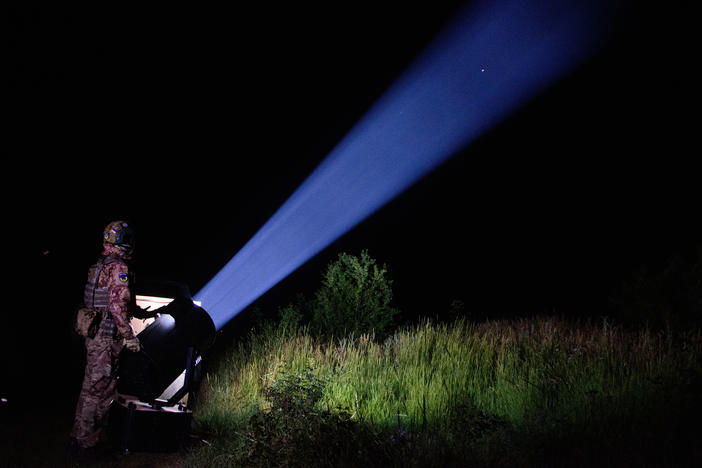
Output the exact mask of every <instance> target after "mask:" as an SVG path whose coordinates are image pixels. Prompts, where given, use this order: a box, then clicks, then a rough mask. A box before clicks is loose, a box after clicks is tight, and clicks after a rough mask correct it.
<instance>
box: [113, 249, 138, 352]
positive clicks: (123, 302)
mask: <svg viewBox="0 0 702 468" xmlns="http://www.w3.org/2000/svg"><path fill="white" fill-rule="evenodd" d="M109 266H111V267H112V268H111V271H110V305H109V309H110V313H111V314H112V319H113V320H114V322H115V326H116V327H117V330H118V331H119V334H120V335H121V336H122V338H124V339H127V340H128V339H132V338H134V336H135V335H134V330H132V327H131V325H129V304H130V301H131V293H130V291H129V282H130V280H131V278H130V277H129V269H128V268H127V265H126V264H124V263H119V262H117V263H113V264H110V265H109Z"/></svg>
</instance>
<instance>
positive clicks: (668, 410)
mask: <svg viewBox="0 0 702 468" xmlns="http://www.w3.org/2000/svg"><path fill="white" fill-rule="evenodd" d="M701 358H702V333H700V332H699V331H696V332H688V333H685V334H678V335H676V336H674V335H673V334H672V333H671V332H668V333H654V332H651V331H648V330H639V331H626V330H623V329H620V328H617V327H613V326H611V325H610V324H608V323H607V322H606V321H604V322H602V323H599V324H593V323H586V322H575V321H566V320H562V319H556V318H546V317H540V318H532V319H517V320H504V321H489V322H485V323H472V322H468V321H465V320H457V321H455V322H454V323H451V324H443V323H432V322H430V321H423V322H422V323H420V324H418V325H415V326H411V327H407V328H404V329H401V330H398V331H397V332H395V333H394V334H393V335H391V336H389V337H388V338H387V339H385V340H384V341H382V342H376V341H375V340H374V337H373V336H372V335H361V336H349V337H345V338H340V339H334V338H331V339H326V340H325V339H321V338H317V337H316V335H313V334H311V333H309V332H308V330H307V329H305V328H298V329H296V328H294V327H289V326H286V327H285V328H275V327H272V326H269V327H267V328H266V329H264V330H263V331H262V332H260V333H256V334H253V335H251V336H250V337H249V338H248V339H247V340H245V341H244V342H241V343H239V344H237V345H236V346H233V347H232V348H230V349H229V350H228V351H227V352H225V353H224V354H223V355H222V356H221V357H220V360H219V362H218V364H217V366H215V367H214V368H213V369H212V370H211V371H210V372H208V373H207V375H206V376H205V378H204V380H203V385H202V390H201V394H200V399H199V403H198V405H197V407H196V411H195V415H196V419H195V430H196V431H197V432H199V433H200V434H202V435H203V436H204V437H205V438H207V439H208V440H209V441H210V442H211V445H209V446H206V447H202V448H198V449H194V450H193V451H192V452H191V453H190V456H189V457H188V463H189V464H190V465H192V466H208V467H209V466H380V465H386V466H615V465H616V466H684V465H687V464H690V465H692V464H694V463H699V462H700V460H702V454H701V452H700V449H699V448H697V447H698V439H699V436H700V430H699V429H697V426H698V424H699V420H700V416H702V412H701V411H700V394H701V393H700V391H701V390H702V377H701V376H702V359H701Z"/></svg>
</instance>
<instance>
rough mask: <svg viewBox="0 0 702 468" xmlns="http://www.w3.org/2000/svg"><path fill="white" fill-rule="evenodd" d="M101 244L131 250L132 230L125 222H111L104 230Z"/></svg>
mask: <svg viewBox="0 0 702 468" xmlns="http://www.w3.org/2000/svg"><path fill="white" fill-rule="evenodd" d="M102 242H103V243H104V244H112V245H114V246H117V247H120V248H123V249H131V248H133V247H134V230H133V229H132V228H131V226H129V224H127V222H126V221H113V222H111V223H110V224H108V225H107V227H106V228H105V231H104V233H103V236H102Z"/></svg>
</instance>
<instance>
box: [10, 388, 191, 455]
mask: <svg viewBox="0 0 702 468" xmlns="http://www.w3.org/2000/svg"><path fill="white" fill-rule="evenodd" d="M64 402H65V400H61V401H60V402H53V404H52V402H44V403H42V404H38V405H22V408H6V409H5V410H3V413H2V414H0V468H6V467H7V468H10V467H51V468H57V467H81V466H91V467H92V466H99V467H106V468H108V467H114V468H117V467H119V468H137V467H138V468H145V467H149V468H151V467H153V468H158V467H168V468H178V467H182V466H183V459H184V458H185V451H184V450H183V451H180V452H175V453H146V452H132V453H129V454H127V455H124V454H120V453H119V452H116V453H115V454H114V455H113V456H109V455H108V456H106V457H103V458H101V459H100V462H99V463H89V464H87V463H76V462H70V461H69V458H68V436H69V433H70V430H71V425H72V423H73V407H71V406H69V405H63V403H64ZM59 403H60V404H59Z"/></svg>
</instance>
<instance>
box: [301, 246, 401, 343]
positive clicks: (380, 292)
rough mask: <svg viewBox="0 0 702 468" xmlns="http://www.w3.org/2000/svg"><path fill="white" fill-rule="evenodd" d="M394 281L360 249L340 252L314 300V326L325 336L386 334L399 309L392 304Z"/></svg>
mask: <svg viewBox="0 0 702 468" xmlns="http://www.w3.org/2000/svg"><path fill="white" fill-rule="evenodd" d="M391 301H392V280H390V279H389V278H388V277H387V268H386V266H385V265H383V267H382V268H381V267H378V265H377V264H376V261H375V260H374V259H373V258H371V257H370V255H368V251H365V250H364V251H363V252H361V256H360V257H356V256H353V255H349V254H346V253H341V254H340V255H339V258H338V259H337V260H336V261H335V262H333V263H331V264H330V265H329V266H328V267H327V271H326V272H325V274H324V278H323V281H322V286H321V288H320V289H319V290H318V291H317V293H316V297H315V303H314V317H313V320H312V328H313V329H315V330H317V331H318V332H320V334H322V335H324V336H336V337H342V336H347V335H348V334H353V335H354V336H360V335H362V334H375V335H376V336H377V337H383V336H385V334H386V333H387V332H388V330H389V329H390V327H391V325H392V323H393V318H394V316H395V315H396V314H397V310H396V309H394V308H393V307H391V306H390V302H391Z"/></svg>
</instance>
